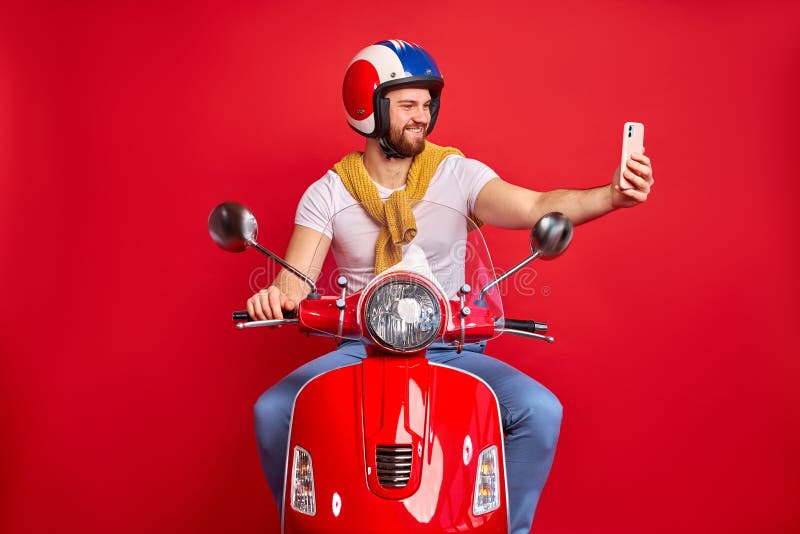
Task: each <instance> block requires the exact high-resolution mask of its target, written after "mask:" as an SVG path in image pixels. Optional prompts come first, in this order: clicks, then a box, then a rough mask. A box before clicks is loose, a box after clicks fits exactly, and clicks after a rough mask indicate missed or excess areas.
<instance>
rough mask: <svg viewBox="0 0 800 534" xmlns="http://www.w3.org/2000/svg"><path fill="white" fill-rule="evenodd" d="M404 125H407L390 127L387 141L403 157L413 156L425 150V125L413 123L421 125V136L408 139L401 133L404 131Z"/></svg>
mask: <svg viewBox="0 0 800 534" xmlns="http://www.w3.org/2000/svg"><path fill="white" fill-rule="evenodd" d="M406 126H407V125H403V126H401V127H399V128H395V127H391V128H390V130H389V143H390V144H391V145H392V146H393V147H394V149H395V150H397V152H398V153H399V154H401V155H402V156H403V157H406V158H413V157H414V156H416V155H417V154H419V153H420V152H422V151H423V150H425V135H426V133H427V125H424V124H414V126H422V131H423V134H422V137H415V138H413V139H409V138H407V137H406V136H405V135H403V134H404V133H405V129H406Z"/></svg>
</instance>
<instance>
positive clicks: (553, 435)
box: [520, 381, 564, 448]
mask: <svg viewBox="0 0 800 534" xmlns="http://www.w3.org/2000/svg"><path fill="white" fill-rule="evenodd" d="M531 382H532V384H533V385H532V387H528V388H526V389H525V392H524V393H523V394H522V398H521V399H520V402H521V404H522V406H523V410H522V417H521V420H520V423H521V424H522V425H523V426H525V427H527V429H528V431H529V432H530V433H531V434H533V435H535V436H536V437H537V438H538V440H539V441H540V443H541V445H543V446H544V447H547V448H554V447H555V446H556V442H557V441H558V434H559V431H560V429H561V417H562V415H563V412H564V409H563V407H562V405H561V402H560V401H559V400H558V397H556V396H555V395H554V394H553V393H552V392H551V391H550V390H548V389H547V388H545V387H544V386H542V385H541V384H539V383H538V382H535V381H531Z"/></svg>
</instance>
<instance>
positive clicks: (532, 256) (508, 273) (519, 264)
mask: <svg viewBox="0 0 800 534" xmlns="http://www.w3.org/2000/svg"><path fill="white" fill-rule="evenodd" d="M538 257H539V251H538V250H537V251H536V252H534V253H533V254H531V256H530V257H528V258H526V259H524V260H522V261H521V262H519V263H518V264H517V265H516V266H515V267H513V268H512V269H511V270H509V271H508V272H506V273H504V274H503V275H502V276H500V277H499V278H497V279H495V280H494V281H493V282H489V283H488V284H487V285H486V286H485V287H484V288H483V289H481V296H480V298H479V299H478V300H479V301H483V296H484V295H485V294H486V292H487V291H489V290H490V289H492V288H493V287H494V286H496V285H497V284H499V283H500V282H502V281H503V280H505V279H506V278H508V277H509V276H511V275H512V274H514V273H515V272H517V271H519V270H520V269H522V268H523V267H525V266H526V265H528V264H529V263H530V262H532V261H533V260H535V259H536V258H538Z"/></svg>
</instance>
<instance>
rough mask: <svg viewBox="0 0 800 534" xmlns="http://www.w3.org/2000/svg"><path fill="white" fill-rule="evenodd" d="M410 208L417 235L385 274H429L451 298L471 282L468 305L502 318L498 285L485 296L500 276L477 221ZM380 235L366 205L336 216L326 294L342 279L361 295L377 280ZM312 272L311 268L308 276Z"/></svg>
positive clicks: (329, 229)
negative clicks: (404, 272)
mask: <svg viewBox="0 0 800 534" xmlns="http://www.w3.org/2000/svg"><path fill="white" fill-rule="evenodd" d="M408 206H409V207H410V209H411V211H412V212H413V214H414V219H415V222H416V229H417V232H416V236H414V237H413V239H412V240H411V241H410V242H409V243H408V244H406V245H404V246H403V247H402V260H401V261H400V262H399V263H397V264H395V265H393V266H392V267H390V268H389V269H387V270H386V271H384V273H383V274H385V273H388V272H394V271H411V272H413V273H416V274H419V275H422V276H425V277H426V278H428V279H429V280H431V281H432V283H433V284H434V286H436V287H437V288H438V289H439V290H440V291H441V292H442V293H443V294H444V295H445V296H446V298H447V299H451V300H458V299H459V297H458V291H459V289H461V288H462V287H463V286H464V285H465V284H467V285H469V286H470V288H471V292H470V293H469V294H468V295H467V297H466V299H465V304H466V305H467V306H476V305H478V306H482V307H485V308H486V309H488V310H489V312H490V313H491V315H492V316H493V317H494V318H495V319H499V318H502V316H503V307H502V300H501V297H500V291H499V290H498V286H495V287H494V288H492V289H490V290H489V291H487V292H486V294H484V295H482V298H481V290H482V289H483V288H484V287H486V286H487V285H488V284H489V283H490V282H491V281H493V280H494V279H495V276H494V274H495V273H494V268H493V266H492V260H491V257H490V255H489V250H488V248H487V247H486V242H485V241H484V239H483V235H482V234H481V232H480V230H479V229H478V227H477V226H476V224H475V222H473V220H471V219H470V218H468V217H466V216H465V215H464V214H463V213H461V212H460V211H458V210H456V209H453V208H451V207H448V206H445V205H442V204H436V203H433V202H427V201H409V204H408ZM398 211H401V210H398ZM379 233H380V226H379V225H378V223H377V222H375V220H374V219H373V218H372V217H371V216H370V215H369V213H368V212H367V210H366V209H365V207H364V206H362V205H361V204H353V205H352V206H349V207H347V208H345V209H343V210H341V211H340V212H338V213H336V214H335V215H334V216H333V217H332V218H331V220H330V221H329V222H328V224H327V226H326V229H325V234H326V235H328V236H332V242H331V246H330V251H331V256H332V260H333V261H330V259H329V260H327V261H326V262H325V264H324V265H323V267H322V271H321V272H320V276H319V277H318V278H317V289H318V291H319V293H320V294H321V295H323V296H338V295H340V294H341V289H340V288H339V286H338V285H337V279H338V278H339V277H340V276H344V277H345V278H346V279H347V290H346V291H347V294H348V295H352V294H354V293H356V292H358V291H361V290H362V289H364V288H365V287H366V286H367V285H368V284H370V282H371V281H373V279H375V277H376V275H375V256H376V241H377V240H378V237H379ZM318 246H319V245H318ZM318 251H319V249H318ZM316 270H319V269H316ZM313 271H314V269H313V268H309V270H307V271H306V272H313Z"/></svg>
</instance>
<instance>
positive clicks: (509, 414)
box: [255, 342, 561, 534]
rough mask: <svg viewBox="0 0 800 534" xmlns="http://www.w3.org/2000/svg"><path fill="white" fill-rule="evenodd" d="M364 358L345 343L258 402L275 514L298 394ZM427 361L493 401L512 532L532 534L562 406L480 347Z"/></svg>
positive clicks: (436, 349) (434, 352)
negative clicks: (467, 378) (464, 375)
mask: <svg viewBox="0 0 800 534" xmlns="http://www.w3.org/2000/svg"><path fill="white" fill-rule="evenodd" d="M365 357H366V354H365V352H364V347H363V345H361V343H356V342H345V343H343V344H342V345H341V346H340V347H339V348H338V349H337V350H335V351H333V352H331V353H329V354H326V355H324V356H320V357H319V358H317V359H316V360H313V361H311V362H309V363H307V364H305V365H303V366H302V367H299V368H298V369H296V370H295V371H293V372H292V373H290V374H289V375H287V376H286V377H285V378H284V379H283V380H281V381H280V382H278V383H277V384H275V385H274V386H273V387H271V388H270V389H268V390H267V391H266V392H264V394H263V395H261V397H260V398H259V399H258V401H257V402H256V405H255V427H256V439H257V440H258V452H259V456H260V457H261V466H262V468H263V470H264V474H265V475H266V478H267V483H268V484H269V488H270V490H271V491H272V495H273V497H274V498H275V501H276V503H277V505H278V510H280V509H281V506H282V498H283V476H284V469H285V467H286V446H287V441H288V439H289V419H290V417H291V411H292V405H293V403H294V399H295V397H296V396H297V392H298V391H300V388H301V387H303V385H304V384H305V383H306V382H308V381H309V380H311V379H312V378H314V377H315V376H317V375H319V374H321V373H324V372H326V371H330V370H332V369H336V368H338V367H343V366H346V365H353V364H354V363H358V362H359V361H360V360H361V359H363V358H365ZM428 359H429V360H430V361H433V362H437V363H443V364H446V365H448V366H450V367H455V368H457V369H462V370H464V371H468V372H470V373H472V374H474V375H476V376H479V377H480V378H482V379H483V380H484V381H485V382H486V383H487V384H489V387H491V388H492V391H494V393H495V395H496V396H497V400H498V401H499V403H500V411H501V414H500V415H501V417H502V421H503V430H504V431H505V434H506V437H505V453H506V479H507V482H508V496H509V513H510V516H511V533H512V534H522V533H528V532H530V528H531V524H532V523H533V514H534V512H535V511H536V504H537V503H538V502H539V496H540V495H541V492H542V488H543V487H544V483H545V481H546V480H547V475H548V473H549V472H550V466H551V465H552V463H553V455H554V454H555V451H556V442H557V441H558V433H559V429H560V428H561V403H560V402H559V401H558V399H557V398H556V397H555V395H553V394H552V393H551V392H550V391H549V390H547V389H546V388H545V387H544V386H542V385H541V384H540V383H538V382H536V381H535V380H533V379H532V378H530V377H529V376H527V375H526V374H524V373H522V372H521V371H518V370H517V369H514V368H513V367H511V366H510V365H508V364H505V363H503V362H501V361H499V360H496V359H494V358H492V357H490V356H485V355H484V354H483V346H482V345H468V346H467V347H465V349H464V350H463V351H462V352H461V354H457V353H456V351H455V350H453V349H452V347H450V346H447V345H443V344H434V345H432V346H431V347H430V348H429V349H428Z"/></svg>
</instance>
